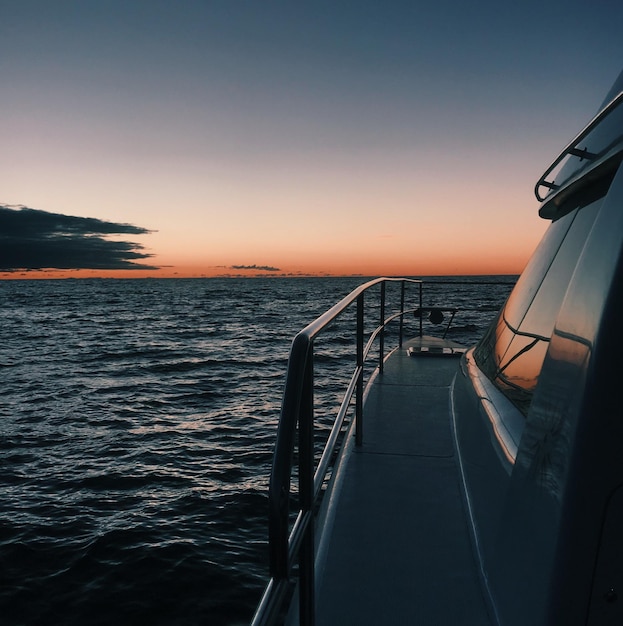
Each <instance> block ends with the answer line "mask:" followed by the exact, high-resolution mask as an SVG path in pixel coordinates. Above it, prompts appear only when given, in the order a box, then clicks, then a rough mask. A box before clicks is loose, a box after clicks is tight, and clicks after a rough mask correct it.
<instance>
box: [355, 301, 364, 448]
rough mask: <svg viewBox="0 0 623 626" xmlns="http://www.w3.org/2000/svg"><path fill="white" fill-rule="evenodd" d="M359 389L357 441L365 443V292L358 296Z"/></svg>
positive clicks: (356, 426)
mask: <svg viewBox="0 0 623 626" xmlns="http://www.w3.org/2000/svg"><path fill="white" fill-rule="evenodd" d="M357 367H358V368H359V375H358V376H357V389H356V391H355V443H356V445H358V446H360V445H361V444H362V443H363V292H362V293H361V294H359V295H358V296H357Z"/></svg>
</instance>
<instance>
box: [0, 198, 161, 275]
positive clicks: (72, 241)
mask: <svg viewBox="0 0 623 626" xmlns="http://www.w3.org/2000/svg"><path fill="white" fill-rule="evenodd" d="M149 232H151V231H149V230H147V229H145V228H141V227H139V226H133V225H132V224H115V223H114V222H106V221H104V220H99V219H96V218H93V217H74V216H70V215H61V214H60V213H48V212H47V211H39V210H37V209H29V208H27V207H20V208H18V209H16V208H12V207H8V206H2V205H0V271H4V272H7V271H8V272H10V271H17V270H34V269H99V270H131V269H158V268H157V267H154V266H151V265H144V264H142V263H137V261H139V260H141V259H147V258H149V257H151V256H153V255H151V254H146V253H145V252H143V251H142V250H143V246H142V245H141V244H138V243H132V242H128V241H111V240H109V239H106V237H108V236H110V235H145V234H148V233H149Z"/></svg>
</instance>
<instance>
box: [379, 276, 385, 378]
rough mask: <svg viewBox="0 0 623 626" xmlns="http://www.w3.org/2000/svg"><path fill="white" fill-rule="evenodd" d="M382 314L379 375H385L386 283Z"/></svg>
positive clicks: (382, 293)
mask: <svg viewBox="0 0 623 626" xmlns="http://www.w3.org/2000/svg"><path fill="white" fill-rule="evenodd" d="M380 309H381V313H380V319H379V326H381V334H380V335H379V374H382V373H383V360H384V359H383V357H384V356H385V328H384V327H383V324H385V282H382V283H381V307H380Z"/></svg>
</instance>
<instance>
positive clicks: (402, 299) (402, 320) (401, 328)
mask: <svg viewBox="0 0 623 626" xmlns="http://www.w3.org/2000/svg"><path fill="white" fill-rule="evenodd" d="M404 310H405V281H404V280H401V281H400V323H399V330H398V347H399V348H402V334H403V332H404V324H405V316H404V315H403V311H404Z"/></svg>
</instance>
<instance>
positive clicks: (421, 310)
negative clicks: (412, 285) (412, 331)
mask: <svg viewBox="0 0 623 626" xmlns="http://www.w3.org/2000/svg"><path fill="white" fill-rule="evenodd" d="M423 318H424V310H423V309H422V283H420V337H421V336H422V334H423V332H422V319H423Z"/></svg>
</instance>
